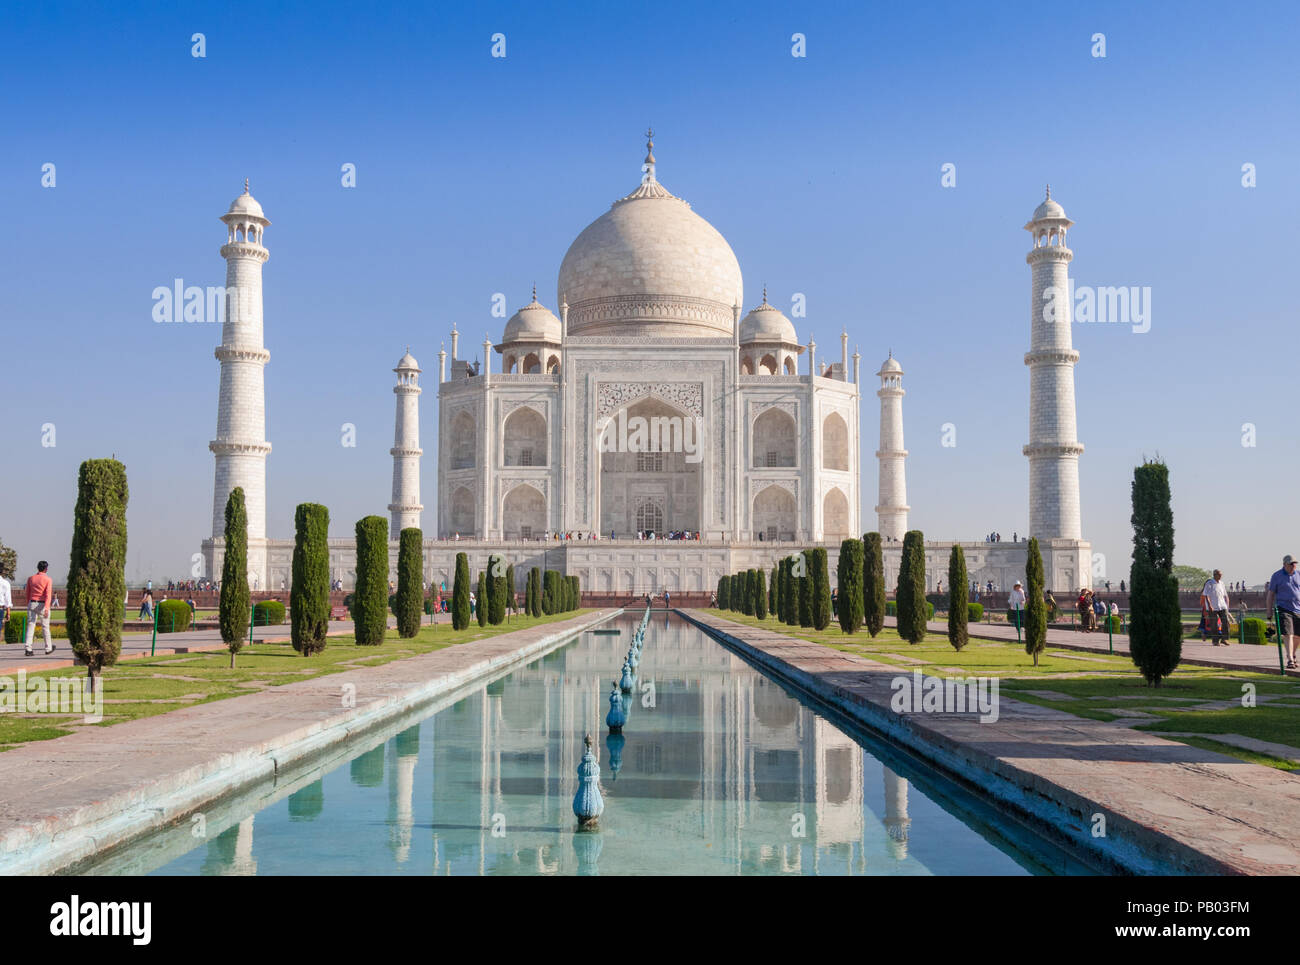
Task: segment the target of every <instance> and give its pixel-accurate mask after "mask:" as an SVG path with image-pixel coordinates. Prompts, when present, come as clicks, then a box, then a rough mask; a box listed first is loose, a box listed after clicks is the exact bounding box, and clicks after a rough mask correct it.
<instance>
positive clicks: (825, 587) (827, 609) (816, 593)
mask: <svg viewBox="0 0 1300 965" xmlns="http://www.w3.org/2000/svg"><path fill="white" fill-rule="evenodd" d="M812 553H813V558H812V564H813V572H812V576H813V599H812V603H813V613H812V616H813V628H814V629H816V630H825V629H826V628H827V627H828V626H830V622H831V574H830V570H829V569H828V563H827V554H826V550H824V549H822V548H821V547H820V546H819V547H817V548H816V549H814V550H813V551H812Z"/></svg>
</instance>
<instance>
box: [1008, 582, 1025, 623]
mask: <svg viewBox="0 0 1300 965" xmlns="http://www.w3.org/2000/svg"><path fill="white" fill-rule="evenodd" d="M1007 609H1009V610H1011V611H1013V612H1014V614H1015V616H1014V618H1013V619H1014V620H1015V621H1016V626H1018V627H1023V626H1024V625H1025V615H1024V612H1023V611H1024V609H1025V588H1024V587H1023V586H1021V585H1020V581H1019V580H1016V585H1015V587H1014V588H1012V590H1011V592H1010V593H1009V594H1007Z"/></svg>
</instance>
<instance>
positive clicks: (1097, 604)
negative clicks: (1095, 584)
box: [1092, 593, 1109, 626]
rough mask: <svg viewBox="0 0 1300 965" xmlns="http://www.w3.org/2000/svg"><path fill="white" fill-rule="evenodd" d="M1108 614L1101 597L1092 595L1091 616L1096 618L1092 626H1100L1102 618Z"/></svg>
mask: <svg viewBox="0 0 1300 965" xmlns="http://www.w3.org/2000/svg"><path fill="white" fill-rule="evenodd" d="M1108 612H1109V610H1108V609H1107V607H1106V604H1105V602H1104V601H1103V600H1102V598H1101V596H1100V595H1098V594H1095V593H1094V594H1093V597H1092V615H1093V616H1094V617H1096V620H1095V622H1094V626H1100V625H1101V618H1102V617H1104V616H1105V615H1106V614H1107V613H1108Z"/></svg>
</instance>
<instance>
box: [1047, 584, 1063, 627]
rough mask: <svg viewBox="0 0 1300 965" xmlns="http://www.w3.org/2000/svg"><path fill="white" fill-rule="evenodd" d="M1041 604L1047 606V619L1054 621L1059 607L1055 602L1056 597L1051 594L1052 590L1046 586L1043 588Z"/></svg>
mask: <svg viewBox="0 0 1300 965" xmlns="http://www.w3.org/2000/svg"><path fill="white" fill-rule="evenodd" d="M1043 604H1044V605H1045V606H1046V607H1047V619H1048V621H1049V622H1055V621H1056V615H1057V613H1059V612H1060V610H1061V608H1060V606H1059V605H1058V604H1057V602H1056V597H1054V596H1052V591H1051V590H1049V589H1047V588H1044V589H1043Z"/></svg>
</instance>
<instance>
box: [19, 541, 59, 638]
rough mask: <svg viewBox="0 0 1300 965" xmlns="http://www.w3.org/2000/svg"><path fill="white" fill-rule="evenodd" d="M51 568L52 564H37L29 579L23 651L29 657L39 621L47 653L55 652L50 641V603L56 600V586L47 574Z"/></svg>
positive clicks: (42, 561) (43, 561)
mask: <svg viewBox="0 0 1300 965" xmlns="http://www.w3.org/2000/svg"><path fill="white" fill-rule="evenodd" d="M49 568H50V564H49V563H47V562H45V560H41V561H40V562H39V563H37V564H36V572H35V573H33V574H32V575H31V576H29V577H28V578H27V639H26V641H24V645H23V650H24V652H25V653H26V654H27V656H29V657H30V656H31V655H32V637H33V636H34V635H35V633H36V622H37V621H38V620H39V621H40V624H41V629H42V630H44V631H45V652H46V653H53V652H54V642H53V641H52V640H51V639H50V601H51V600H53V599H54V584H53V582H51V580H50V578H49V576H48V575H46V572H45V571H46V570H48V569H49Z"/></svg>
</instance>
